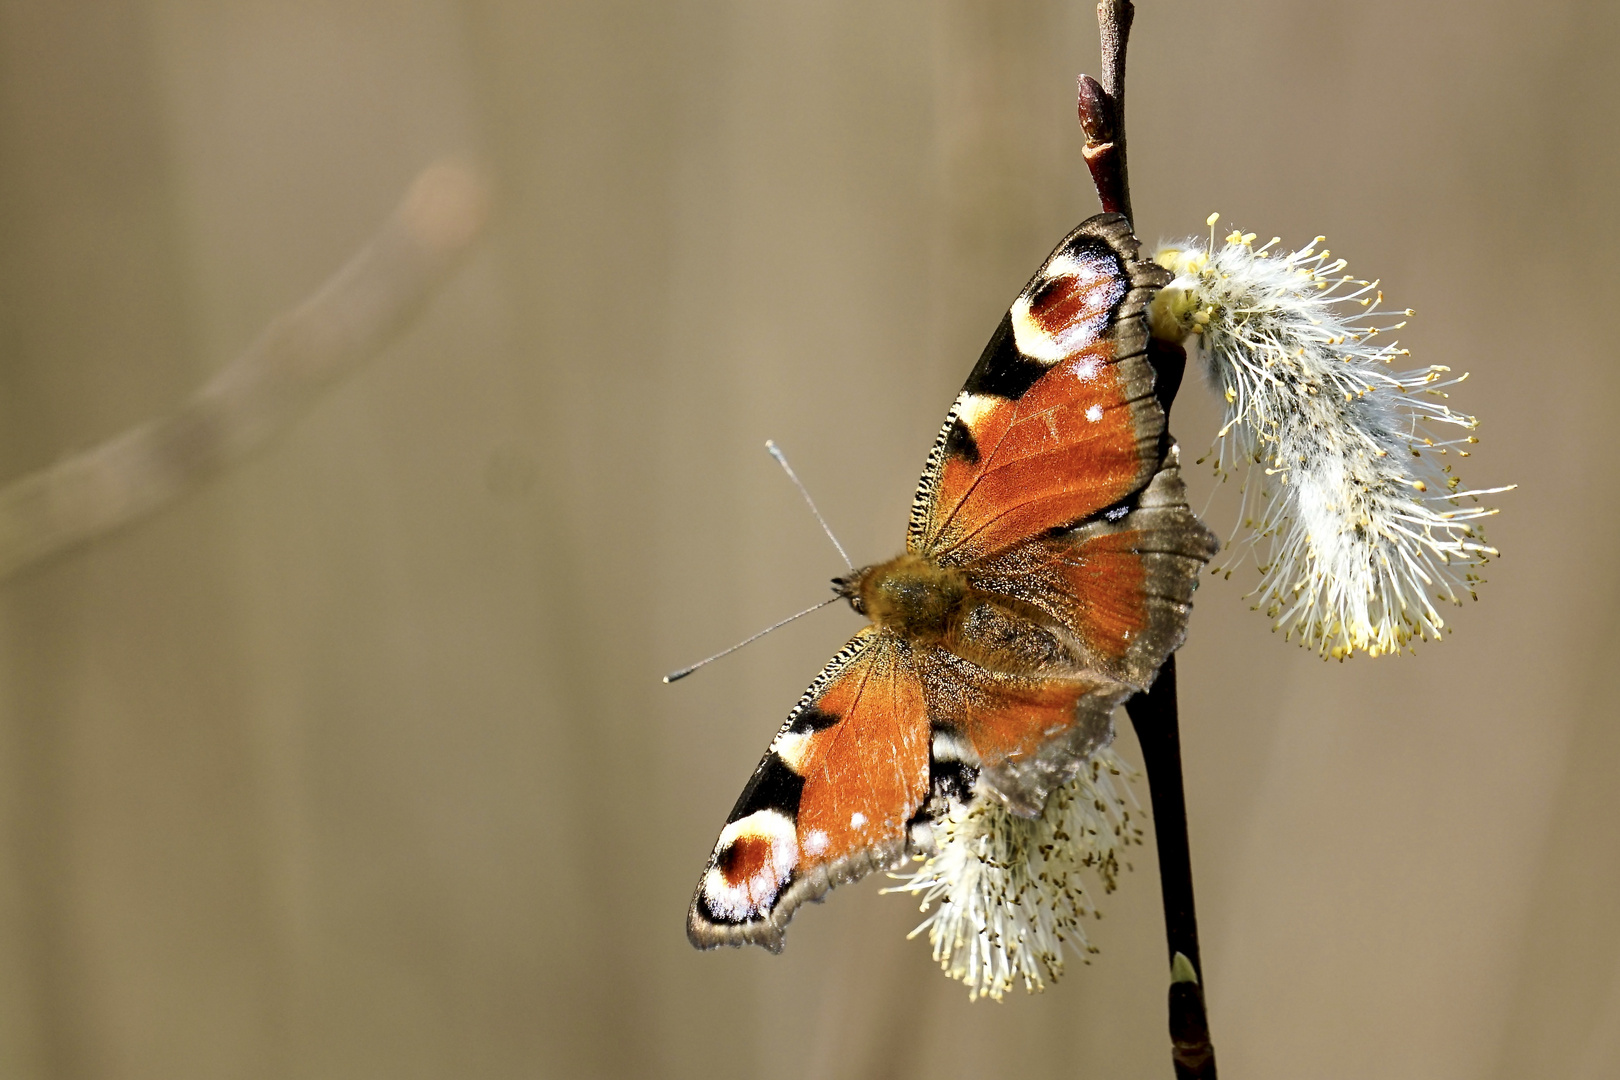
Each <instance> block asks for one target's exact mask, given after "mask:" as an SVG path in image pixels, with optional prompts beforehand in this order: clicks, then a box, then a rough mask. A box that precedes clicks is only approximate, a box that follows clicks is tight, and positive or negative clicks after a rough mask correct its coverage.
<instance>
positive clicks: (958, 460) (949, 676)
mask: <svg viewBox="0 0 1620 1080" xmlns="http://www.w3.org/2000/svg"><path fill="white" fill-rule="evenodd" d="M1138 248H1139V245H1138V243H1137V241H1136V239H1135V237H1134V236H1132V235H1131V232H1130V228H1129V224H1128V223H1127V222H1126V221H1125V219H1123V218H1122V217H1120V216H1119V215H1117V214H1103V215H1099V216H1097V217H1095V218H1092V219H1090V220H1089V221H1087V222H1084V223H1083V224H1082V225H1081V226H1080V227H1079V228H1077V229H1076V230H1075V231H1074V232H1072V233H1070V234H1069V236H1067V237H1065V238H1064V241H1063V242H1062V243H1061V244H1060V245H1059V246H1058V248H1057V249H1056V250H1055V251H1054V252H1053V253H1052V255H1051V256H1050V257H1049V258H1048V259H1047V260H1046V262H1045V263H1044V264H1043V265H1042V267H1041V268H1040V270H1038V271H1037V272H1036V275H1035V277H1034V278H1033V279H1032V280H1031V281H1030V283H1029V285H1027V286H1026V287H1025V288H1024V290H1023V292H1022V293H1020V294H1019V297H1018V299H1017V300H1016V301H1014V303H1013V305H1012V308H1011V309H1010V310H1009V312H1008V314H1007V315H1006V316H1005V317H1004V318H1003V319H1002V322H1001V325H1000V326H999V327H998V328H997V330H996V332H995V333H994V334H993V335H992V337H991V339H990V344H989V345H988V346H987V347H986V349H985V351H984V354H983V355H982V356H981V357H980V360H979V363H978V364H977V365H976V366H975V367H974V369H973V372H972V373H971V374H970V375H969V377H968V380H967V383H966V385H965V386H964V387H963V389H962V392H961V393H960V394H959V395H958V396H957V399H956V401H955V403H954V404H953V405H952V407H951V409H950V411H949V412H948V413H947V415H946V419H945V424H944V426H943V427H942V429H941V431H940V434H939V436H938V438H937V439H936V440H935V443H934V447H933V449H932V451H931V452H930V454H929V457H928V461H927V464H926V465H925V467H924V470H923V478H922V481H921V483H920V485H919V488H918V493H917V499H916V502H915V504H914V506H913V510H912V515H911V521H910V527H909V529H908V532H907V538H906V550H905V552H904V553H903V554H901V555H899V556H898V557H896V558H894V559H891V560H889V561H888V562H885V563H879V564H875V565H873V566H868V567H865V568H863V569H861V570H857V571H853V572H852V573H850V574H849V575H848V576H846V577H843V578H839V579H835V581H834V583H833V587H834V590H835V591H836V592H837V593H838V594H839V595H840V596H842V597H844V598H845V599H846V600H848V602H849V603H850V606H851V607H853V608H854V609H855V610H856V611H857V612H858V613H860V614H862V615H864V616H866V617H867V618H868V619H869V620H870V624H869V625H868V626H866V627H864V628H863V629H862V630H861V631H860V632H859V633H857V634H856V635H855V636H854V637H853V638H852V639H851V640H850V642H849V643H848V644H847V645H846V646H845V647H844V648H843V649H842V650H840V652H839V653H838V654H837V655H836V656H834V657H833V659H832V661H831V662H830V663H829V664H828V665H827V666H826V667H825V668H824V669H823V670H822V672H821V674H820V675H818V676H817V678H816V679H815V681H814V682H812V683H811V685H810V688H809V689H808V690H807V691H806V692H805V694H804V696H803V698H801V700H800V702H799V704H798V706H797V707H796V708H795V709H794V710H793V711H792V712H791V713H790V714H789V716H788V719H787V722H786V723H785V724H784V725H783V726H782V728H781V730H780V731H779V732H778V733H777V736H776V738H775V740H774V741H773V742H772V743H771V747H770V749H769V750H768V751H767V753H766V755H765V758H764V759H763V760H762V761H761V762H760V765H759V767H758V768H757V769H756V770H755V772H754V775H753V777H752V778H751V779H750V781H749V782H748V784H747V785H746V786H745V788H744V790H743V793H742V796H741V797H740V798H739V799H738V800H737V803H736V806H735V807H734V808H733V810H732V812H731V814H730V816H729V817H728V819H727V823H726V826H725V828H724V829H723V830H722V832H721V835H720V839H719V842H718V843H717V844H716V845H715V849H714V854H713V855H712V856H711V858H710V862H709V866H708V868H707V869H706V870H705V872H704V875H703V878H702V879H701V880H700V882H699V884H698V890H697V894H696V896H694V898H693V901H692V906H691V908H690V909H689V912H688V918H687V933H688V936H689V937H690V938H691V940H692V943H693V944H694V945H697V946H698V947H700V948H711V947H713V946H716V945H722V944H730V945H741V944H745V943H753V944H759V945H763V946H765V947H767V948H769V949H772V950H773V951H775V950H777V949H780V948H781V946H782V941H783V928H784V927H785V925H786V923H787V920H788V918H789V917H790V916H791V914H792V912H793V910H794V908H795V907H797V906H798V905H799V904H800V903H802V902H803V901H804V900H806V899H813V898H815V897H819V896H820V895H821V894H822V893H823V892H825V891H826V890H827V889H828V888H830V887H831V886H833V885H836V884H841V883H844V882H848V881H852V880H855V879H856V878H859V877H861V876H862V875H864V874H866V873H868V872H870V871H871V870H873V869H877V868H883V867H893V866H895V865H897V864H898V863H899V862H900V861H901V860H903V859H904V858H905V857H906V855H907V853H908V852H910V853H917V852H923V851H927V850H929V849H930V847H931V844H932V833H931V829H930V823H931V822H932V821H934V820H937V819H938V817H939V815H940V814H942V813H943V812H944V811H945V810H946V809H948V808H949V806H950V805H952V804H954V803H960V802H964V801H966V800H967V799H969V798H973V797H985V798H994V799H997V800H999V801H1001V802H1002V803H1004V804H1005V805H1006V806H1007V807H1008V808H1010V809H1011V810H1012V811H1013V812H1014V813H1018V814H1022V815H1024V816H1034V815H1037V814H1039V812H1040V810H1041V807H1042V806H1043V805H1044V803H1045V800H1046V797H1047V795H1048V794H1050V792H1051V791H1052V790H1053V789H1055V788H1056V787H1058V786H1060V785H1062V784H1064V783H1066V782H1067V781H1068V780H1069V779H1071V778H1072V777H1073V776H1074V774H1075V773H1076V772H1077V771H1078V770H1079V768H1080V767H1081V766H1082V765H1083V764H1084V762H1085V761H1086V760H1087V759H1088V758H1089V757H1090V756H1091V754H1092V753H1094V752H1095V751H1096V750H1097V749H1098V748H1099V747H1101V746H1103V745H1105V744H1106V743H1107V741H1108V740H1109V739H1110V738H1111V737H1112V715H1113V711H1114V708H1115V707H1116V706H1117V705H1118V704H1120V703H1121V702H1123V701H1124V700H1125V699H1126V698H1128V697H1129V696H1130V695H1131V694H1133V693H1137V692H1139V691H1141V690H1143V689H1146V687H1147V686H1148V685H1149V684H1150V683H1151V682H1152V679H1153V676H1154V674H1155V673H1156V672H1157V671H1158V668H1159V666H1160V665H1161V664H1162V663H1163V662H1164V659H1165V657H1166V656H1168V655H1169V653H1170V652H1171V651H1172V650H1174V649H1175V648H1176V647H1177V646H1178V645H1179V644H1180V643H1181V640H1182V638H1183V636H1184V633H1185V627H1186V620H1187V614H1188V612H1189V610H1190V601H1191V596H1192V591H1193V588H1194V585H1195V579H1196V574H1197V571H1198V569H1199V567H1201V566H1202V565H1203V563H1204V562H1205V561H1207V560H1208V559H1209V558H1210V556H1211V555H1212V554H1213V553H1214V550H1215V542H1214V538H1213V537H1212V536H1211V535H1210V534H1209V532H1208V530H1207V529H1205V528H1204V527H1203V525H1202V524H1201V523H1199V522H1198V521H1197V519H1196V518H1195V517H1194V516H1193V515H1192V513H1191V511H1190V510H1188V509H1187V506H1186V498H1185V491H1184V489H1183V487H1182V484H1181V478H1180V471H1179V467H1178V464H1177V458H1176V451H1175V448H1174V446H1173V445H1172V444H1171V443H1170V442H1169V439H1168V436H1167V435H1166V433H1165V417H1164V412H1163V410H1162V409H1161V408H1160V406H1159V404H1158V402H1157V400H1156V399H1155V398H1154V371H1153V368H1152V367H1151V365H1149V363H1148V361H1147V359H1146V355H1145V354H1146V350H1147V340H1148V336H1147V322H1146V316H1145V311H1146V307H1147V302H1148V300H1149V299H1150V298H1151V296H1152V294H1153V291H1154V290H1155V289H1156V288H1158V287H1160V286H1162V285H1163V284H1164V283H1165V282H1166V281H1167V280H1168V274H1167V273H1165V271H1163V270H1162V269H1161V268H1159V267H1158V266H1156V265H1154V264H1153V263H1151V262H1147V261H1143V260H1140V259H1138V257H1137V256H1138Z"/></svg>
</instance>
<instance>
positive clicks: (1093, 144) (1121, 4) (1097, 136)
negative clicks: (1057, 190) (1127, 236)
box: [1078, 0, 1136, 221]
mask: <svg viewBox="0 0 1620 1080" xmlns="http://www.w3.org/2000/svg"><path fill="white" fill-rule="evenodd" d="M1135 17H1136V7H1135V6H1134V5H1133V4H1132V3H1131V0H1099V3H1098V4H1097V27H1098V29H1099V30H1100V31H1101V32H1102V81H1101V82H1099V81H1098V80H1096V79H1093V78H1092V77H1091V76H1089V75H1082V76H1080V91H1079V106H1078V108H1079V113H1080V126H1081V127H1082V128H1083V129H1084V130H1085V133H1086V146H1085V151H1084V153H1085V158H1086V165H1087V167H1088V168H1090V169H1091V181H1092V183H1093V184H1094V185H1096V188H1097V198H1098V200H1099V201H1100V202H1101V203H1102V208H1103V210H1105V211H1107V212H1110V213H1120V214H1124V215H1125V216H1126V217H1128V218H1131V219H1132V220H1133V221H1134V220H1135V218H1134V216H1133V215H1132V214H1131V184H1130V172H1129V170H1128V169H1127V168H1126V164H1125V48H1126V45H1127V44H1129V42H1130V36H1131V20H1132V19H1133V18H1135Z"/></svg>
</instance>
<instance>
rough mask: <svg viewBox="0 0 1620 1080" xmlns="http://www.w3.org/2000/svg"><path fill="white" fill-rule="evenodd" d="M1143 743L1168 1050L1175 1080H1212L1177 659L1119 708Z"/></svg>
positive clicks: (1211, 1053)
mask: <svg viewBox="0 0 1620 1080" xmlns="http://www.w3.org/2000/svg"><path fill="white" fill-rule="evenodd" d="M1125 711H1126V712H1127V713H1128V714H1130V718H1131V725H1132V726H1133V727H1135V728H1136V738H1137V741H1138V742H1139V743H1141V744H1142V759H1143V761H1142V766H1143V768H1145V769H1146V770H1147V777H1148V791H1149V793H1150V798H1151V799H1152V803H1153V834H1154V837H1155V839H1156V841H1157V845H1158V849H1159V888H1160V890H1161V892H1162V893H1163V895H1164V937H1165V944H1166V945H1167V946H1168V947H1169V952H1170V972H1171V975H1170V980H1171V981H1170V1052H1171V1055H1172V1057H1173V1058H1174V1060H1175V1065H1176V1077H1177V1080H1215V1048H1214V1046H1213V1045H1211V1043H1210V1039H1209V1019H1208V1016H1207V1015H1206V1013H1205V1011H1204V987H1203V972H1204V964H1203V960H1202V958H1201V957H1200V956H1199V951H1198V913H1197V910H1196V909H1195V908H1194V906H1193V883H1192V856H1191V852H1190V850H1189V847H1188V843H1187V798H1186V793H1185V792H1184V790H1183V789H1182V783H1181V735H1180V731H1179V729H1178V725H1177V716H1176V712H1177V710H1176V658H1175V656H1174V655H1172V656H1171V657H1170V659H1168V660H1166V661H1165V662H1164V667H1162V668H1160V669H1159V677H1158V679H1157V680H1155V681H1154V683H1153V687H1152V688H1151V689H1150V690H1148V691H1147V692H1146V693H1144V694H1137V695H1136V696H1135V697H1133V698H1131V699H1130V701H1128V702H1126V703H1125Z"/></svg>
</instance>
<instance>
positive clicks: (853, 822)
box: [849, 810, 866, 829]
mask: <svg viewBox="0 0 1620 1080" xmlns="http://www.w3.org/2000/svg"><path fill="white" fill-rule="evenodd" d="M865 824H866V815H865V814H863V813H861V812H860V811H859V810H857V811H855V812H854V813H853V814H851V815H849V827H850V828H852V829H858V828H860V827H861V826H862V825H865Z"/></svg>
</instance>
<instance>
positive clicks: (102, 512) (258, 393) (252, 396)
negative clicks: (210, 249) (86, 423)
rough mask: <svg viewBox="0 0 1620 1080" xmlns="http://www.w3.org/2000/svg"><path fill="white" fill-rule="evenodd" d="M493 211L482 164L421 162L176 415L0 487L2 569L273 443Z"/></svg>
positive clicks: (406, 312)
mask: <svg viewBox="0 0 1620 1080" xmlns="http://www.w3.org/2000/svg"><path fill="white" fill-rule="evenodd" d="M488 210H489V185H488V182H487V181H486V179H485V177H484V176H483V174H482V173H481V172H480V171H479V170H478V169H477V168H476V167H475V166H474V165H472V164H470V163H468V162H466V161H462V160H457V159H446V160H443V161H439V162H437V163H435V164H433V165H430V166H429V167H428V168H427V169H425V170H423V172H422V173H421V174H420V175H419V176H418V177H417V178H416V180H415V181H414V182H412V184H411V186H410V188H409V190H408V191H406V193H405V196H404V198H403V199H401V201H400V203H399V205H398V206H397V207H396V208H395V209H394V212H393V214H392V215H390V217H389V218H388V220H387V221H386V222H385V223H384V224H383V226H382V228H381V229H380V230H379V231H378V232H377V233H376V235H375V236H373V237H372V238H371V240H370V241H369V242H367V243H366V245H365V246H364V247H362V248H361V249H360V251H359V252H358V253H356V254H355V256H354V257H353V258H351V259H350V260H349V261H348V263H346V264H345V265H344V266H343V268H342V269H340V270H339V271H338V272H337V273H336V274H334V275H333V276H332V277H331V279H330V280H328V281H327V282H326V283H325V284H324V285H322V286H321V288H320V289H319V290H318V291H316V292H315V293H314V294H313V295H312V296H310V297H309V298H308V299H306V300H305V301H304V302H303V303H301V304H299V305H298V306H297V307H296V308H294V309H293V310H291V311H289V312H287V313H285V314H283V315H281V316H280V317H278V318H276V319H275V320H274V321H272V322H271V323H270V325H269V326H268V327H266V328H265V330H264V332H263V333H262V334H260V335H259V337H258V339H257V340H256V341H254V343H253V344H252V345H250V346H249V347H248V349H247V351H246V352H244V353H242V355H240V356H238V357H237V358H236V359H235V360H233V361H232V362H231V363H230V364H228V365H227V366H226V367H225V368H224V370H222V371H221V372H220V373H219V374H218V375H216V376H215V377H214V378H213V379H211V380H210V381H209V382H208V383H207V385H205V386H204V387H203V388H202V389H201V390H199V391H198V392H197V393H196V394H195V395H193V396H192V398H191V399H190V400H189V401H187V402H186V403H185V404H184V405H182V406H181V407H180V408H179V409H178V410H176V411H175V412H174V413H172V414H170V415H168V416H165V417H162V418H160V419H156V420H152V421H149V422H147V423H144V424H140V425H138V426H137V427H134V428H131V429H130V430H129V431H126V432H124V433H123V434H121V435H118V436H116V437H114V438H112V439H109V440H108V441H106V442H104V443H102V444H101V445H99V446H96V447H93V448H92V449H89V450H86V451H84V452H82V453H79V454H75V455H73V456H72V457H69V458H67V459H66V460H63V461H61V462H58V463H57V464H55V465H52V466H50V467H48V468H45V469H42V470H40V471H38V472H35V473H31V474H29V475H28V476H25V477H23V478H22V479H20V480H17V481H15V482H13V483H11V484H9V485H7V486H6V487H5V488H4V489H0V578H4V577H8V576H10V575H11V574H14V573H16V572H17V571H18V570H20V569H22V568H23V567H25V566H28V565H30V564H32V563H34V562H37V561H38V560H40V559H43V558H45V557H47V556H49V555H52V554H54V553H56V552H58V551H61V550H63V549H65V548H68V547H72V546H74V545H76V544H82V543H84V542H86V541H88V540H92V539H94V538H96V537H97V536H101V535H103V534H105V533H108V532H111V531H112V530H114V529H117V528H119V527H121V526H123V525H127V524H129V523H130V522H132V521H135V520H138V519H139V518H142V517H144V516H146V515H147V514H150V513H152V512H153V511H155V510H157V509H159V508H160V507H162V506H163V505H165V504H166V503H168V502H170V501H171V500H173V499H175V498H177V497H178V496H180V495H182V494H184V493H185V492H186V491H188V490H189V489H191V488H192V487H194V486H196V485H197V484H198V483H199V482H201V481H202V480H204V479H205V478H207V477H209V476H211V475H213V474H214V473H216V472H218V471H219V470H220V469H222V468H224V467H226V466H228V465H230V464H231V463H233V462H236V461H240V460H241V459H242V458H244V457H246V456H247V455H248V454H250V453H252V452H253V451H254V450H256V449H258V448H259V447H261V446H263V445H264V444H265V443H266V442H268V441H269V440H270V439H271V438H272V437H273V436H275V435H276V434H277V433H278V432H280V431H281V430H282V429H284V428H285V427H286V426H287V425H288V424H289V423H291V422H292V421H293V420H294V419H296V418H297V417H298V416H299V415H300V414H301V413H302V411H303V410H304V409H305V408H306V407H307V406H309V404H310V403H311V402H313V401H314V400H315V399H316V398H318V397H319V396H320V395H321V393H322V392H323V391H324V390H326V389H328V388H329V387H331V386H333V385H334V384H336V383H337V382H338V381H339V380H341V379H342V378H343V377H344V376H345V375H348V374H350V373H351V372H353V371H354V370H356V369H357V368H358V367H360V366H361V365H362V364H364V363H365V362H366V361H367V360H369V359H371V358H372V357H374V356H376V355H377V354H378V353H379V352H381V351H382V350H383V348H384V347H386V346H387V345H388V343H389V342H391V341H393V340H394V338H395V337H396V336H397V335H398V334H399V333H400V331H402V330H403V329H404V328H405V327H406V326H408V325H409V324H410V322H411V320H412V319H413V318H414V317H415V316H416V314H417V313H418V312H419V311H421V309H422V307H423V306H424V305H425V304H426V303H427V302H428V301H429V300H430V299H431V298H432V297H433V296H434V294H435V293H436V292H437V291H438V289H439V287H440V285H441V284H442V283H443V282H444V280H445V279H446V277H447V276H448V275H449V274H450V272H451V271H452V270H454V269H455V268H456V267H457V266H458V265H459V264H460V262H461V259H462V256H464V255H465V254H466V253H467V251H468V250H469V249H470V248H471V247H472V245H473V242H474V241H475V240H476V239H477V238H478V236H479V234H480V233H481V232H482V231H483V227H484V223H485V220H486V218H487V215H488Z"/></svg>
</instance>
